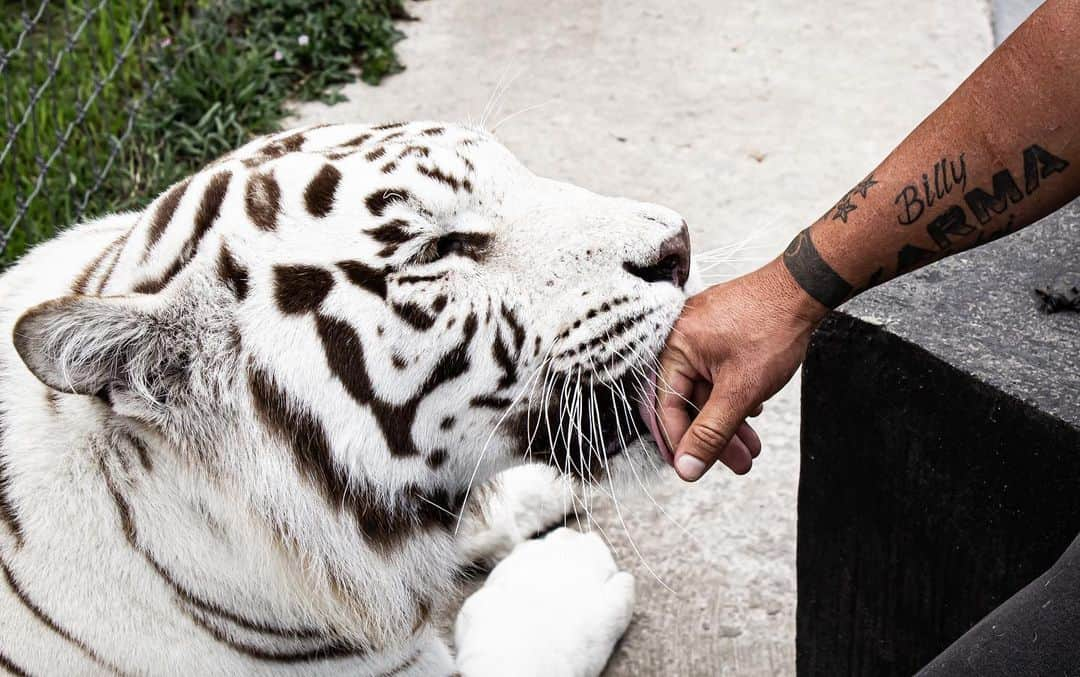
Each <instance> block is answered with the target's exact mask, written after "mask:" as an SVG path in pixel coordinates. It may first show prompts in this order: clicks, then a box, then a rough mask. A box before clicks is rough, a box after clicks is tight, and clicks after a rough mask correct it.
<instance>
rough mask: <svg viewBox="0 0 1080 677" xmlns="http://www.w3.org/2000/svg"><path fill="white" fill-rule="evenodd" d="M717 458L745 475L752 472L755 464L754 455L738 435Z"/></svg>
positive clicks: (735, 471)
mask: <svg viewBox="0 0 1080 677" xmlns="http://www.w3.org/2000/svg"><path fill="white" fill-rule="evenodd" d="M717 460H719V461H720V462H721V463H723V464H724V465H726V466H727V467H729V468H731V471H732V472H733V473H735V474H736V475H745V474H746V473H748V472H750V467H751V466H752V465H753V464H754V456H753V455H752V454H751V453H750V450H749V449H748V448H747V447H746V443H745V442H743V441H742V439H741V438H740V437H739V436H738V435H735V436H734V437H732V438H731V441H730V442H728V445H727V446H726V447H724V451H722V452H721V453H720V458H718V459H717Z"/></svg>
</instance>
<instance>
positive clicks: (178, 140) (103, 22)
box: [0, 0, 410, 267]
mask: <svg viewBox="0 0 1080 677" xmlns="http://www.w3.org/2000/svg"><path fill="white" fill-rule="evenodd" d="M408 18H410V17H409V16H408V13H407V12H406V11H405V9H404V5H403V3H402V0H0V96H2V97H3V101H2V102H0V108H2V110H0V135H2V136H0V267H3V266H6V265H8V264H10V263H11V262H12V261H14V260H15V259H17V258H18V257H19V256H20V255H21V254H22V253H23V252H24V251H25V250H26V249H27V248H28V247H30V246H32V245H33V244H35V243H37V242H40V241H42V240H45V239H48V238H49V237H51V236H52V235H53V234H54V233H56V232H57V231H58V230H59V229H62V228H64V227H65V226H68V225H71V224H73V223H76V222H78V221H80V220H82V219H85V218H89V217H94V216H99V215H104V214H106V213H110V212H115V211H119V210H124V209H133V208H140V207H141V206H143V205H144V204H145V203H146V202H148V201H149V200H150V199H152V198H153V197H154V196H155V195H156V194H158V193H159V192H160V191H162V190H164V189H165V188H167V187H168V186H169V185H170V184H171V183H173V182H175V181H177V180H180V179H181V178H183V177H184V176H187V175H188V174H190V173H191V172H193V171H195V170H197V169H198V168H199V167H202V166H203V165H205V164H206V162H208V161H210V160H212V159H214V158H216V157H218V156H220V155H222V154H223V153H225V152H227V151H229V150H231V149H232V148H235V147H237V146H239V145H241V144H242V143H244V142H246V141H247V140H248V139H250V138H251V137H252V136H255V135H258V134H263V133H267V132H269V131H274V130H275V129H278V128H280V124H281V122H282V120H283V118H284V117H285V115H286V114H287V111H288V106H287V102H289V101H294V100H310V99H320V100H323V101H326V102H328V103H330V102H333V101H337V100H340V99H341V94H340V93H339V92H338V91H337V88H338V87H340V86H341V85H343V84H346V83H349V82H352V81H354V80H356V79H357V77H360V78H362V79H363V80H364V81H366V82H369V83H371V84H376V83H378V82H379V80H380V79H381V78H382V77H384V76H385V75H388V74H390V73H394V72H396V71H398V70H400V69H401V65H400V63H399V62H398V60H397V56H396V54H395V51H394V45H395V43H396V42H397V41H398V40H399V39H401V37H402V35H401V32H400V31H399V30H398V29H397V28H396V27H395V24H394V22H395V21H400V20H402V19H408Z"/></svg>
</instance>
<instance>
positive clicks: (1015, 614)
mask: <svg viewBox="0 0 1080 677" xmlns="http://www.w3.org/2000/svg"><path fill="white" fill-rule="evenodd" d="M946 675H949V676H951V675H963V676H966V675H979V677H997V676H998V675H1002V676H1004V675H1008V676H1009V677H1013V676H1014V675H1023V676H1027V675H1031V676H1038V675H1055V676H1058V675H1060V676H1065V677H1067V676H1069V675H1077V676H1080V536H1078V537H1077V538H1076V540H1074V541H1073V542H1072V545H1070V546H1069V549H1068V550H1066V551H1065V554H1064V555H1062V556H1061V558H1060V559H1059V560H1058V561H1057V562H1056V563H1055V564H1054V566H1053V567H1051V568H1050V569H1049V570H1048V571H1047V572H1046V573H1044V574H1043V575H1042V576H1040V577H1039V578H1037V579H1035V580H1034V581H1033V582H1032V583H1031V584H1030V585H1028V586H1027V587H1026V588H1024V589H1023V590H1021V591H1020V592H1018V593H1016V594H1015V595H1013V596H1012V597H1011V598H1009V600H1008V601H1006V602H1005V603H1004V604H1002V605H1001V606H999V607H998V608H997V609H995V610H994V611H993V612H992V613H991V614H990V615H989V616H987V617H986V618H984V619H983V620H982V621H980V622H979V624H978V625H976V626H975V627H974V628H972V629H971V630H969V631H968V632H967V634H965V635H964V636H963V637H961V638H960V639H958V640H956V642H954V643H953V644H952V646H950V647H949V648H948V649H946V650H945V651H944V652H942V654H941V655H940V656H938V657H937V658H935V659H934V660H933V661H931V662H930V664H929V665H927V666H926V667H925V668H923V669H922V670H921V671H920V672H919V673H918V677H931V676H932V677H944V676H946Z"/></svg>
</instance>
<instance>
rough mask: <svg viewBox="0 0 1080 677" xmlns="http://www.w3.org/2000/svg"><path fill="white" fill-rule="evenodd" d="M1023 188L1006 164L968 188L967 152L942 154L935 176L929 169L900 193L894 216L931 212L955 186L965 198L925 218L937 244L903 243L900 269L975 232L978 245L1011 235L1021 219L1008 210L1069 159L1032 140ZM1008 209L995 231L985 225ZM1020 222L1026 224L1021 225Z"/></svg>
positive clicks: (912, 219) (903, 219) (911, 217)
mask: <svg viewBox="0 0 1080 677" xmlns="http://www.w3.org/2000/svg"><path fill="white" fill-rule="evenodd" d="M1022 156H1023V157H1022V159H1023V168H1024V182H1023V188H1021V187H1020V184H1019V183H1018V182H1017V180H1016V178H1015V177H1014V176H1013V173H1012V171H1011V170H1009V169H1007V168H1006V169H1003V170H1001V171H999V172H997V173H996V174H994V175H992V176H991V177H989V180H988V181H986V183H985V184H984V185H982V186H976V187H974V188H972V189H971V190H966V188H967V177H968V173H967V166H966V163H965V161H964V155H963V154H961V155H960V157H959V159H958V160H955V161H954V160H948V159H945V158H943V159H942V160H941V161H940V162H938V163H937V164H935V165H934V169H933V179H931V178H930V173H929V172H928V173H926V174H923V175H922V189H921V190H920V189H919V188H918V187H916V185H915V184H908V185H907V186H905V187H904V189H903V190H901V191H900V193H899V194H897V196H896V199H895V200H894V204H896V205H898V206H899V207H900V210H899V213H898V214H897V216H896V220H897V222H899V223H900V224H901V225H905V226H908V225H912V224H915V223H917V222H919V221H921V220H923V217H924V216H927V215H928V214H929V213H930V212H931V207H933V206H934V205H935V204H937V203H938V202H939V201H941V200H943V199H944V198H946V197H948V196H949V195H950V194H951V193H952V192H953V190H954V189H955V188H956V187H959V188H960V193H962V195H963V201H962V202H961V201H960V200H959V195H958V197H957V200H956V201H955V202H954V203H953V204H949V205H947V206H945V207H944V208H943V210H942V211H936V210H935V215H934V216H933V218H930V219H929V221H927V222H926V226H925V227H926V233H927V235H929V236H930V240H931V241H932V242H933V245H934V247H935V248H934V249H928V248H926V247H920V246H917V245H916V244H914V243H910V242H909V243H905V244H904V245H903V246H902V247H901V248H900V250H899V252H898V253H897V265H896V268H897V271H896V272H897V274H900V273H904V272H907V271H910V270H914V269H915V268H919V267H920V266H923V265H926V264H927V263H929V262H931V261H933V260H935V259H938V258H941V257H942V256H946V255H948V254H950V253H952V252H953V251H955V250H956V247H957V245H958V244H960V243H965V244H970V243H968V242H967V240H968V238H970V237H971V236H972V235H976V238H975V241H974V244H980V243H982V242H987V241H989V240H993V239H996V238H998V237H1001V236H1003V235H1008V234H1009V233H1011V232H1013V231H1014V230H1016V228H1017V221H1016V219H1015V217H1014V216H1013V214H1011V213H1009V212H1010V210H1011V209H1012V207H1013V206H1014V205H1016V204H1017V203H1019V202H1021V201H1023V200H1024V199H1025V198H1026V197H1028V196H1030V195H1032V194H1033V193H1035V192H1036V191H1038V190H1039V188H1040V186H1042V185H1043V181H1044V180H1046V179H1048V178H1051V177H1052V176H1053V175H1054V174H1058V173H1061V172H1064V171H1065V170H1066V169H1067V168H1068V167H1069V162H1068V161H1067V160H1065V159H1064V158H1061V157H1058V156H1057V155H1054V154H1053V153H1051V152H1049V151H1047V150H1046V149H1045V148H1043V147H1042V146H1039V145H1037V144H1033V145H1031V146H1028V147H1027V148H1025V149H1024V150H1023V152H1022ZM1003 214H1006V217H1005V223H1004V224H1001V226H1000V227H998V228H996V229H994V230H987V229H986V228H984V227H985V226H987V225H989V224H990V222H991V221H993V220H994V218H995V217H997V216H1000V215H1003ZM1021 225H1022V224H1021Z"/></svg>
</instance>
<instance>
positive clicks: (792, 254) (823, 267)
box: [782, 228, 852, 308]
mask: <svg viewBox="0 0 1080 677" xmlns="http://www.w3.org/2000/svg"><path fill="white" fill-rule="evenodd" d="M782 260H783V261H784V266H786V267H787V269H788V272H790V273H791V276H792V277H793V278H795V282H797V283H798V284H799V286H800V287H802V288H803V290H804V291H805V292H806V293H807V294H809V295H810V296H811V297H813V298H814V300H816V301H817V302H818V303H820V304H821V305H823V306H826V307H828V308H835V307H836V306H838V305H840V304H841V303H843V302H844V301H845V300H847V298H848V297H849V296H850V295H851V291H852V287H851V285H850V284H848V283H847V282H846V281H845V280H844V278H842V277H840V275H838V274H837V272H836V271H835V270H833V269H832V267H831V266H830V265H829V264H828V263H825V260H824V259H822V258H821V254H819V253H818V250H817V247H815V246H814V242H813V240H811V239H810V229H809V228H807V229H806V230H804V231H802V232H801V233H799V234H798V235H796V236H795V239H794V240H792V241H791V244H789V245H788V247H787V249H785V250H784V256H783V257H782Z"/></svg>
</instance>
